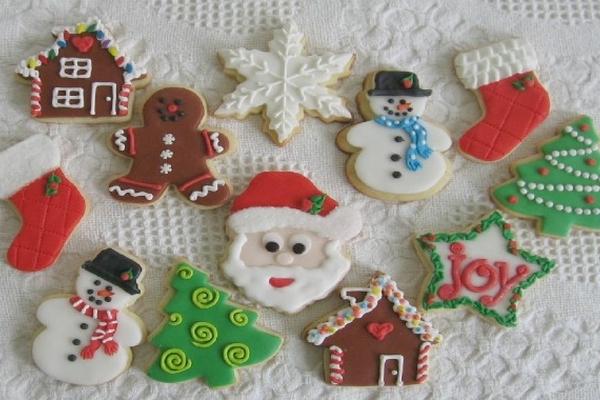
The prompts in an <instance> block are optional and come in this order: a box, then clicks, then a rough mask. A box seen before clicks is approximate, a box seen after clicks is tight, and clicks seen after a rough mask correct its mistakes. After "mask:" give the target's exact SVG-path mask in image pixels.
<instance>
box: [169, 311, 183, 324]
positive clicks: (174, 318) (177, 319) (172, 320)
mask: <svg viewBox="0 0 600 400" xmlns="http://www.w3.org/2000/svg"><path fill="white" fill-rule="evenodd" d="M182 322H183V316H182V315H181V314H179V313H176V312H175V313H173V314H171V315H169V325H173V326H175V325H179V324H181V323H182Z"/></svg>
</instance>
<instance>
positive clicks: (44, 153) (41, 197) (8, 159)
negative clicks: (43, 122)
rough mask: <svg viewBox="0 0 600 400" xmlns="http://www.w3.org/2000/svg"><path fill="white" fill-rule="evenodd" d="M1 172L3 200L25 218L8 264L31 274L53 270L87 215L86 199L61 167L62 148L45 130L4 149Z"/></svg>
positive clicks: (1, 154) (0, 157) (8, 257)
mask: <svg viewBox="0 0 600 400" xmlns="http://www.w3.org/2000/svg"><path fill="white" fill-rule="evenodd" d="M0 170H1V171H2V178H1V179H0V198H2V199H6V200H8V201H10V203H11V205H13V206H14V208H15V209H16V210H17V212H18V213H19V216H20V217H21V220H22V223H21V228H20V230H19V233H18V234H17V236H16V237H15V238H14V239H13V241H12V243H11V245H10V247H9V249H8V252H7V253H6V259H7V261H8V264H9V265H11V266H13V267H15V268H17V269H19V270H21V271H26V272H34V271H39V270H41V269H44V268H47V267H49V266H50V265H52V264H54V262H55V261H56V260H57V258H58V257H59V256H60V253H61V252H62V250H63V248H64V246H65V244H66V243H67V241H68V240H69V238H70V236H71V234H72V233H73V231H74V230H75V228H76V227H77V225H79V222H80V221H81V219H82V218H83V216H84V215H85V210H86V201H85V198H84V197H83V195H82V194H81V192H80V191H79V189H78V188H77V186H76V185H75V184H74V183H73V182H71V180H70V179H69V178H68V177H67V176H66V175H65V174H64V172H63V170H62V168H61V167H60V153H59V149H58V146H57V145H56V143H54V142H53V141H52V140H51V139H50V138H48V137H47V136H45V135H43V134H37V135H33V136H31V137H29V138H28V139H25V140H23V141H22V142H20V143H17V144H15V145H13V146H12V147H9V148H8V149H6V150H4V151H2V152H0Z"/></svg>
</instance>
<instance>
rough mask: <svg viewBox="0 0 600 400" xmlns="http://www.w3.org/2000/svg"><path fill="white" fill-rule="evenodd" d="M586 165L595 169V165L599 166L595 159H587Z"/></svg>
mask: <svg viewBox="0 0 600 400" xmlns="http://www.w3.org/2000/svg"><path fill="white" fill-rule="evenodd" d="M585 163H586V164H587V165H589V166H590V167H593V166H594V165H596V164H597V162H596V160H594V159H593V158H586V159H585Z"/></svg>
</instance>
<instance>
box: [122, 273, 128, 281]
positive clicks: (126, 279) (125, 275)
mask: <svg viewBox="0 0 600 400" xmlns="http://www.w3.org/2000/svg"><path fill="white" fill-rule="evenodd" d="M121 280H122V281H128V280H129V274H128V273H127V272H123V273H122V274H121Z"/></svg>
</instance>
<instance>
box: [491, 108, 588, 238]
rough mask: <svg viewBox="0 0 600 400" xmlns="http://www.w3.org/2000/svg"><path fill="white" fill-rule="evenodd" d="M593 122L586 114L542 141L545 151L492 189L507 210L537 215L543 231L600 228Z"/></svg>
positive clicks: (557, 232) (559, 234)
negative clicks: (576, 227) (558, 132)
mask: <svg viewBox="0 0 600 400" xmlns="http://www.w3.org/2000/svg"><path fill="white" fill-rule="evenodd" d="M598 141H599V138H598V133H597V132H596V130H595V129H594V125H593V121H592V119H591V118H590V117H588V116H582V117H580V118H578V119H577V120H576V121H573V122H572V123H570V124H569V125H567V126H566V127H564V128H563V129H562V130H561V131H560V135H559V136H556V137H554V138H552V139H551V140H549V141H547V142H545V143H543V144H542V146H541V151H542V153H543V155H542V156H535V157H530V158H527V159H524V160H521V161H519V162H517V163H516V164H515V165H513V167H512V172H513V175H515V176H516V178H513V179H511V180H510V181H508V182H505V183H503V184H501V185H499V186H496V187H495V188H492V199H493V200H494V201H495V202H496V203H497V204H498V205H499V206H500V207H501V208H502V209H504V210H506V211H507V212H510V213H512V214H515V215H517V216H520V217H524V218H535V219H537V220H538V230H539V232H541V233H542V234H544V235H548V236H557V237H565V236H567V235H568V234H569V231H570V229H571V227H572V226H578V227H581V228H586V229H590V230H600V165H599V162H600V151H599V148H598Z"/></svg>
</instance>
